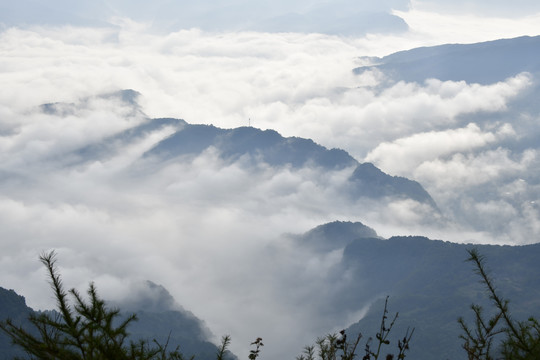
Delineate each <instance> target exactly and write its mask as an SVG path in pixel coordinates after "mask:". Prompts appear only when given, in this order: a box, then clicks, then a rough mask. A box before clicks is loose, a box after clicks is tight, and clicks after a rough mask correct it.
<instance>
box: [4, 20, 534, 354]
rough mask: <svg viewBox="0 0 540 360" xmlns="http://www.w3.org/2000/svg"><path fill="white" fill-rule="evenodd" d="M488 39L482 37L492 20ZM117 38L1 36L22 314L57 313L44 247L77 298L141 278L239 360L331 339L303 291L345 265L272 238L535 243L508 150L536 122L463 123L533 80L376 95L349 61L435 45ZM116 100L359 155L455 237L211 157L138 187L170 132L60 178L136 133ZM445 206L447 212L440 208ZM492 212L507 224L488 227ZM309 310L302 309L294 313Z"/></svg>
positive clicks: (7, 270) (52, 31)
mask: <svg viewBox="0 0 540 360" xmlns="http://www.w3.org/2000/svg"><path fill="white" fill-rule="evenodd" d="M414 14H415V13H414V12H411V13H410V15H411V16H412V15H414ZM518 20H519V19H518ZM518 20H516V21H515V22H512V24H514V25H516V24H519V21H518ZM490 24H491V25H490V26H489V29H491V30H493V29H494V28H495V27H496V26H497V24H499V22H498V21H493V22H490ZM469 25H470V23H469ZM118 26H119V27H117V28H98V29H97V28H84V29H83V28H73V27H59V28H47V27H42V28H38V27H36V28H30V29H25V30H23V29H15V28H12V29H6V30H4V31H2V32H1V33H0V63H1V65H2V72H0V81H1V83H2V84H3V86H2V89H0V116H1V120H0V121H1V124H0V149H1V150H2V151H1V155H0V159H1V160H2V161H0V164H2V165H1V167H0V175H1V176H2V182H1V183H0V215H1V216H0V228H2V231H3V240H2V241H3V245H5V248H4V249H9V250H5V251H4V253H3V254H4V255H3V256H1V257H0V271H1V272H2V274H6V275H5V276H4V275H3V281H5V283H4V284H0V285H2V286H7V287H13V288H15V289H16V290H17V291H20V292H21V293H23V294H24V295H25V296H27V299H28V301H29V303H30V305H31V306H36V307H44V306H51V305H52V299H51V298H47V297H43V293H45V292H46V291H47V284H46V283H45V282H44V279H45V277H44V274H43V272H42V271H41V269H40V267H39V264H38V263H37V260H36V259H37V255H38V254H39V252H40V251H43V250H46V249H50V248H56V249H58V250H59V255H60V259H61V264H62V269H63V270H65V271H63V272H64V274H65V276H66V279H65V280H66V284H69V286H76V287H79V288H85V287H86V284H87V282H88V281H89V280H91V279H97V280H98V287H99V286H100V283H101V284H102V285H103V288H104V290H105V289H107V290H105V291H110V295H111V296H113V295H118V296H120V295H121V294H115V293H114V289H115V287H116V286H115V284H120V283H122V282H124V281H127V279H151V280H154V281H156V282H159V283H163V285H165V287H166V288H168V289H170V290H171V292H172V293H173V295H174V296H175V297H176V299H177V300H178V302H179V303H181V304H182V305H184V306H185V307H186V308H187V309H190V310H193V311H194V312H195V314H197V315H199V316H201V317H202V318H204V319H205V320H206V321H207V322H208V324H209V326H210V327H211V328H212V329H213V331H214V332H215V333H216V334H217V335H221V334H224V333H229V332H230V333H232V334H233V336H234V344H238V347H237V348H236V349H239V348H241V349H243V348H244V345H245V344H248V343H249V342H250V341H252V340H253V339H251V337H252V336H253V334H254V333H257V335H260V336H263V337H265V338H269V339H274V340H275V341H274V343H280V341H281V340H280V339H282V338H281V337H282V336H284V335H285V337H286V335H287V334H284V333H283V331H284V330H283V329H290V331H291V334H293V333H294V335H295V336H294V337H293V336H292V335H291V336H290V338H291V339H292V338H295V339H298V337H296V336H297V335H298V333H302V334H304V336H305V341H306V343H307V342H308V341H311V340H313V338H314V337H316V336H317V335H321V334H322V333H324V332H325V331H327V329H326V328H324V326H327V322H325V320H326V319H325V318H324V317H323V318H314V317H313V313H319V314H324V311H319V310H320V309H323V308H324V306H325V305H326V303H325V301H329V299H328V298H325V297H318V298H315V297H314V296H313V294H314V290H313V288H309V287H302V285H305V284H309V283H310V281H315V280H320V279H324V278H325V276H327V273H325V271H323V269H327V270H328V269H331V268H332V265H333V264H334V263H335V262H336V261H337V260H336V259H338V258H339V253H334V254H330V255H329V256H328V257H323V258H316V259H313V258H307V257H306V258H305V259H304V258H301V259H299V258H298V256H297V252H296V249H294V247H291V246H290V244H287V243H286V242H285V241H284V240H283V239H281V240H280V239H279V235H280V234H282V233H284V232H303V231H306V230H308V229H310V228H312V227H314V226H316V225H319V224H321V223H324V222H327V221H333V220H336V219H340V220H360V221H364V222H365V223H366V224H367V225H371V226H373V227H374V228H375V229H376V230H378V231H379V232H380V233H381V234H382V235H384V236H389V235H395V234H426V235H431V234H435V235H440V236H437V237H439V238H445V237H444V235H448V234H449V231H453V233H452V235H448V236H449V237H451V239H452V240H456V241H458V240H474V241H502V240H501V239H504V240H505V241H506V240H508V241H510V239H513V240H512V241H516V242H530V241H531V236H530V234H531V233H533V234H538V231H539V230H538V229H540V227H538V224H540V222H539V221H537V220H538V209H537V207H536V206H535V205H534V203H532V201H535V199H537V198H538V197H537V194H538V190H537V184H536V183H535V181H534V179H531V176H530V173H531V169H532V170H535V169H537V165H536V164H537V160H536V159H537V156H536V150H534V149H533V150H530V151H528V152H527V151H521V152H519V151H518V152H517V153H514V152H512V151H511V150H509V149H507V148H506V147H505V146H506V144H505V141H507V142H511V141H515V139H518V138H520V137H522V136H523V133H524V131H526V130H527V129H529V128H530V125H531V124H533V125H535V121H534V120H535V119H536V117H535V115H534V114H525V115H524V117H523V118H520V117H516V118H515V121H490V120H489V119H488V120H486V121H484V122H478V123H477V124H478V125H474V124H471V125H467V124H469V123H471V121H470V119H469V118H468V117H469V116H474V115H477V114H479V113H483V114H484V115H485V114H487V116H489V115H490V114H498V115H500V114H505V112H507V111H512V109H511V106H510V105H511V102H512V100H513V99H514V98H515V97H516V96H518V95H519V94H520V93H522V92H523V91H525V90H526V89H529V87H530V84H531V82H532V81H533V80H534V79H533V78H532V76H529V75H526V74H523V75H519V76H517V77H514V78H511V79H508V80H506V81H504V82H500V83H497V84H491V85H486V86H480V85H476V84H467V83H465V82H441V81H438V80H429V81H427V82H426V83H424V84H410V83H403V82H402V83H398V84H395V85H393V86H392V87H390V88H384V87H383V86H382V84H384V76H381V74H377V75H376V76H373V77H372V78H370V79H366V77H364V78H359V77H356V76H354V75H353V73H352V68H354V67H355V66H356V65H357V61H358V60H357V58H358V56H361V55H384V54H386V53H389V52H391V51H393V50H394V49H395V50H401V49H405V48H408V47H412V46H415V45H417V44H430V43H435V42H436V41H437V40H436V36H435V35H429V36H428V35H426V34H423V33H422V32H421V31H420V32H415V31H413V32H412V33H411V34H409V35H406V36H384V37H383V36H381V35H369V36H366V37H364V38H358V39H356V38H340V37H333V36H325V35H320V34H292V33H288V34H286V33H280V34H267V33H255V32H240V33H207V32H202V31H200V30H186V31H179V32H174V33H171V34H168V35H164V36H158V35H155V34H149V33H147V32H146V31H145V26H146V25H144V24H143V25H140V24H138V23H134V22H131V21H124V22H119V23H118ZM516 26H517V25H516ZM460 29H466V26H464V27H462V28H460ZM469 29H470V27H469ZM420 30H422V29H420ZM465 31H466V30H464V31H463V32H465ZM434 34H436V33H434ZM493 34H495V32H493V31H489V32H486V33H483V34H479V35H478V38H481V37H490V36H493ZM460 36H462V34H461V32H460V33H459V34H457V35H456V37H453V38H452V37H451V36H449V35H448V36H447V37H443V38H441V39H460V38H461V37H460ZM475 36H476V35H475ZM125 88H132V89H135V90H137V91H139V92H141V93H142V97H141V107H142V110H143V111H144V112H145V113H147V114H148V115H149V116H151V117H161V116H172V117H176V118H184V119H185V120H187V121H188V122H191V123H213V124H215V125H216V126H221V127H226V128H230V127H237V126H241V125H247V121H248V119H249V118H250V119H251V124H252V125H254V126H256V127H260V128H263V129H264V128H274V129H276V130H278V131H279V132H281V133H282V134H284V135H287V136H291V135H296V136H301V137H311V138H314V140H315V141H317V142H319V143H322V144H324V145H327V146H330V147H340V148H344V149H345V150H347V151H349V152H351V153H352V154H353V155H355V156H356V157H357V158H358V159H361V158H363V157H364V156H365V155H366V154H369V155H368V157H367V158H368V159H371V160H372V161H374V162H376V163H379V164H382V165H381V166H382V167H383V168H384V169H385V170H388V171H389V172H390V173H391V174H392V175H396V174H398V173H400V172H403V173H404V174H411V176H413V177H414V178H416V179H418V180H421V181H422V183H423V184H425V185H426V186H428V188H429V189H430V190H433V194H434V195H436V200H439V199H441V201H442V202H441V203H439V206H440V207H441V208H443V213H444V214H445V215H447V216H448V217H449V218H450V220H454V221H456V224H453V225H452V226H449V227H445V228H442V229H443V230H444V231H443V230H441V228H438V229H433V228H426V225H427V224H426V222H425V219H426V217H428V216H429V215H430V209H426V208H425V207H423V206H422V205H421V204H418V203H416V202H412V201H400V202H391V201H390V202H388V203H383V204H374V203H372V202H369V201H368V200H366V199H362V200H361V201H358V202H354V201H351V199H348V198H346V197H345V196H344V195H343V194H344V192H343V188H342V187H343V186H345V183H346V179H347V178H348V176H349V175H350V174H351V172H352V170H353V169H345V170H343V171H336V172H332V173H323V172H321V171H320V170H319V169H313V168H305V169H301V170H294V169H288V168H284V169H279V170H276V169H272V168H269V167H265V166H263V165H261V166H259V167H256V168H248V167H246V166H245V163H243V162H242V160H240V161H239V162H236V163H232V164H231V163H226V162H223V161H222V160H221V159H220V158H219V157H218V156H217V155H216V153H215V151H213V150H212V149H210V150H208V151H207V152H205V153H204V154H201V155H200V156H198V157H196V158H194V159H192V161H190V162H185V163H183V162H171V163H169V164H167V166H164V167H162V168H159V167H156V168H151V169H152V172H151V173H150V174H145V173H144V169H148V168H150V166H151V165H152V164H151V162H150V160H149V161H148V162H138V161H137V159H138V157H139V156H140V154H141V153H143V152H144V151H145V150H146V149H148V148H150V147H151V146H152V145H153V144H155V143H157V142H158V141H159V140H161V139H163V138H164V137H166V136H168V135H169V134H171V133H172V132H173V131H174V128H165V129H162V130H161V131H159V132H154V133H152V134H148V136H147V137H142V138H140V139H138V140H137V141H135V142H132V143H130V144H128V145H126V144H123V143H121V142H118V143H116V142H111V143H109V144H108V145H109V146H110V148H109V150H108V151H109V153H108V156H104V157H101V158H99V159H92V160H91V161H88V162H85V163H82V164H78V165H77V166H66V163H67V162H68V161H69V160H72V159H71V158H68V157H67V155H68V154H69V153H70V151H72V150H74V149H76V148H78V147H80V146H82V145H85V144H91V143H100V141H103V140H104V139H105V138H107V137H108V136H111V135H114V134H117V133H118V132H119V131H122V130H123V129H126V128H129V127H132V126H134V125H135V124H138V123H140V122H141V121H143V118H142V117H141V114H139V113H132V112H131V110H132V109H131V108H129V107H126V106H124V105H123V104H122V103H120V102H118V101H117V100H115V99H103V98H98V97H95V95H96V94H102V93H109V92H111V91H115V90H118V89H125ZM81 99H83V100H81ZM84 99H86V100H84ZM50 102H66V103H73V104H75V107H74V108H73V109H71V108H70V106H67V108H68V110H69V111H66V114H65V115H64V116H56V115H45V114H42V113H39V111H38V110H39V108H38V107H39V105H41V104H43V103H50ZM511 114H514V113H511ZM512 119H514V118H512ZM524 120H527V121H529V122H527V123H526V126H525V125H523V121H524ZM381 143H382V144H381ZM420 145H421V146H420ZM405 165H407V166H405ZM145 166H148V168H145ZM528 168H529V169H528ZM471 175H474V176H471ZM514 175H515V176H520V177H522V178H523V179H524V180H523V181H524V182H525V184H521V182H520V183H516V186H517V184H519V185H520V187H519V191H518V188H517V187H516V188H514V186H513V184H514V182H515V181H516V178H514V177H513V176H514ZM527 176H529V177H527ZM486 184H488V185H490V184H491V185H490V186H491V187H490V189H492V188H499V187H498V185H501V187H500V191H501V193H500V196H501V198H502V200H500V199H493V198H491V199H483V200H485V201H478V202H476V201H475V200H477V199H476V198H474V196H472V195H470V194H469V192H468V191H472V190H476V189H477V188H476V187H477V186H484V185H485V186H487V185H486ZM446 188H448V190H449V191H445V189H446ZM460 188H463V189H462V190H463V191H462V192H458V190H459V189H460ZM512 191H514V193H513V192H512ZM450 192H452V194H453V195H454V197H457V200H458V203H457V204H456V203H453V202H450V201H448V202H444V201H446V200H448V198H446V197H445V196H446V195H447V194H449V193H450ZM268 194H270V195H271V196H268ZM456 194H460V196H456ZM512 194H514V195H512ZM516 199H517V200H516ZM462 200H463V201H462ZM518 200H519V201H518ZM497 207H500V208H501V209H503V210H504V211H501V212H499V213H497V210H496V209H497ZM366 209H369V211H368V210H366ZM462 210H463V213H464V214H465V216H469V215H470V214H472V213H474V212H477V213H478V214H479V215H478V216H479V223H481V224H482V226H483V227H482V228H475V227H474V226H469V224H462V223H458V221H457V220H460V219H458V218H457V217H455V216H452V212H456V213H457V212H461V211H462ZM465 210H466V211H465ZM448 212H450V215H448ZM494 212H495V213H496V214H497V215H498V216H499V217H497V219H499V220H500V223H508V224H510V225H509V227H508V228H507V229H504V231H502V232H500V236H499V237H498V238H495V239H490V236H491V235H493V229H492V228H489V224H488V223H487V222H486V221H482V219H480V217H481V216H486V217H487V216H491V215H492V214H493V213H494ZM381 214H382V215H381ZM431 215H433V214H431ZM471 218H472V217H471ZM520 218H523V219H525V220H520ZM435 220H440V221H441V223H442V222H443V219H435ZM525 222H526V223H525ZM490 231H491V233H490ZM464 234H466V235H464ZM514 235H515V237H513V236H514ZM276 239H277V240H276ZM445 239H446V238H445ZM269 249H270V250H272V251H270V250H269ZM5 254H7V255H5ZM209 264H210V265H211V266H210V265H209ZM233 265H234V266H233ZM319 268H320V269H321V271H320V272H318V271H316V270H317V269H319ZM254 269H255V270H254ZM276 269H277V271H276ZM291 273H295V274H298V277H297V278H294V279H292V278H291V277H290V274H291ZM335 285H336V286H340V284H335ZM123 290H124V289H119V292H122V291H123ZM216 292H218V293H219V294H220V295H219V296H220V301H219V302H218V303H216V304H215V306H212V307H208V306H205V305H204V302H202V301H201V299H208V298H213V297H215V296H216V295H215V294H216ZM283 294H289V295H287V296H284V295H283ZM306 299H308V300H306ZM313 299H318V300H317V301H315V300H313ZM302 302H303V303H304V304H306V303H307V304H309V306H303V307H302V308H300V310H299V308H298V306H297V305H298V303H302ZM230 314H234V316H233V318H231V317H230V316H229V315H230ZM276 314H279V315H276ZM346 321H347V319H346V318H345V317H344V318H343V322H346ZM245 323H248V324H250V326H249V327H246V326H245ZM270 324H274V325H275V326H270ZM344 325H345V324H344ZM297 326H304V328H301V329H299V328H298V327H297ZM323 328H324V329H323ZM319 329H320V331H319ZM263 332H264V333H263ZM301 341H304V339H301ZM291 346H294V344H291ZM279 350H280V349H277V350H270V346H268V349H265V351H269V352H271V351H276V352H278V351H279ZM299 350H300V349H299ZM276 357H278V356H276Z"/></svg>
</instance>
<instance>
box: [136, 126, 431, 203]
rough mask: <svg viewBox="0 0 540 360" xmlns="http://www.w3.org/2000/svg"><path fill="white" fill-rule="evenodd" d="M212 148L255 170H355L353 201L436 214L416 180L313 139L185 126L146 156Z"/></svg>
mask: <svg viewBox="0 0 540 360" xmlns="http://www.w3.org/2000/svg"><path fill="white" fill-rule="evenodd" d="M210 147H213V148H214V149H216V150H217V151H218V153H219V155H220V156H221V157H222V158H223V159H224V160H226V161H228V162H234V161H238V160H239V159H240V158H242V160H243V163H250V164H252V165H255V164H258V163H266V164H269V165H271V166H273V167H283V166H290V167H292V168H301V167H313V166H315V167H321V168H323V169H325V170H327V171H335V170H341V169H345V168H347V167H352V166H356V169H355V170H354V172H353V173H352V175H351V177H350V178H349V184H350V195H351V196H352V197H353V198H354V199H358V198H361V197H367V198H371V199H381V198H384V197H397V198H409V199H413V200H416V201H418V202H421V203H426V204H429V205H430V206H432V207H433V208H434V209H437V207H436V205H435V202H434V201H433V199H432V198H431V196H430V195H429V194H428V193H427V191H426V190H425V189H424V188H423V187H422V186H421V185H420V184H419V183H418V182H416V181H413V180H409V179H406V178H403V177H396V176H390V175H388V174H386V173H384V172H382V171H381V170H379V169H378V168H376V167H375V166H374V165H373V164H371V163H364V164H360V163H359V162H358V161H356V160H355V159H354V158H353V157H352V156H351V155H349V154H348V153H347V152H346V151H344V150H341V149H327V148H325V147H323V146H321V145H318V144H316V143H315V142H313V141H312V140H310V139H303V138H298V137H288V138H285V137H283V136H281V135H280V134H279V133H277V132H276V131H274V130H260V129H256V128H253V127H240V128H235V129H221V128H217V127H215V126H212V125H190V124H186V125H184V126H182V127H181V128H180V129H179V130H178V131H177V132H176V133H175V134H173V135H171V136H170V137H168V138H166V139H164V140H162V141H161V142H159V143H158V144H157V145H156V146H155V147H153V148H152V149H151V150H149V151H148V152H146V153H145V157H154V158H159V159H160V160H161V161H165V160H170V159H174V158H177V159H178V161H182V157H185V156H196V155H199V154H201V153H202V152H203V151H205V150H206V149H209V148H210ZM246 156H248V157H247V158H246ZM247 159H249V161H248V160H247Z"/></svg>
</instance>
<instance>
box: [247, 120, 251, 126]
mask: <svg viewBox="0 0 540 360" xmlns="http://www.w3.org/2000/svg"><path fill="white" fill-rule="evenodd" d="M248 126H249V127H251V118H248Z"/></svg>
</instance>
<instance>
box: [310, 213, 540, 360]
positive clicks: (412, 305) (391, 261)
mask: <svg viewBox="0 0 540 360" xmlns="http://www.w3.org/2000/svg"><path fill="white" fill-rule="evenodd" d="M355 228H356V229H357V230H356V231H355V230H351V229H355ZM364 229H366V228H365V227H364V226H363V225H362V224H351V223H341V222H333V223H329V224H325V225H321V226H318V227H317V228H315V229H313V230H310V231H309V232H307V233H305V234H304V235H302V236H301V238H302V239H303V240H307V239H310V238H315V239H316V241H317V243H318V244H324V243H325V242H326V243H327V244H328V245H327V246H324V245H319V246H318V249H320V250H321V251H322V252H324V251H329V250H332V249H334V244H336V241H335V240H336V239H339V240H338V242H339V244H340V245H341V246H342V247H343V248H344V250H343V258H342V260H341V263H340V264H339V265H338V266H337V268H334V269H332V271H333V272H337V271H340V272H341V273H342V274H346V277H347V278H348V279H350V280H348V281H347V282H346V283H345V284H344V286H343V289H344V290H343V291H342V292H339V293H336V294H335V297H334V299H335V300H334V302H333V306H334V308H338V309H340V310H341V311H345V312H346V311H350V312H353V313H354V311H358V310H359V309H361V308H362V306H364V305H366V304H370V303H372V305H371V307H370V310H369V312H368V314H367V315H366V317H365V318H363V319H362V320H361V321H359V322H358V323H356V324H354V325H352V326H351V327H350V328H349V329H348V333H349V334H351V336H352V335H354V334H355V333H356V332H359V331H360V332H362V334H363V335H364V336H365V339H367V337H369V336H375V333H376V332H378V331H379V326H380V320H381V316H382V311H383V307H384V298H385V297H386V296H387V295H389V296H390V300H389V309H390V315H391V314H393V313H395V312H399V318H398V321H397V323H396V327H395V330H394V331H393V337H392V339H391V341H392V343H391V344H392V346H391V347H390V348H389V349H392V350H393V349H396V347H395V346H396V344H397V339H398V338H401V337H403V335H404V333H405V331H406V329H407V327H410V328H413V327H414V328H415V332H414V337H413V341H412V342H411V351H410V357H411V359H419V360H428V359H459V358H464V357H465V353H464V351H463V350H462V349H461V340H460V339H459V338H458V336H459V333H460V328H459V324H458V323H457V319H458V317H459V316H463V317H464V318H466V319H470V320H471V323H472V316H471V315H472V311H471V310H470V308H469V307H470V305H471V304H472V303H478V304H480V305H482V306H483V307H484V308H485V309H486V311H489V309H492V306H491V305H490V303H489V299H488V296H487V295H486V294H485V291H484V290H485V289H484V287H483V285H482V284H480V283H479V277H478V276H477V275H476V274H475V273H474V271H473V266H472V264H469V263H468V262H466V261H465V260H466V259H467V258H468V253H467V249H470V248H472V247H473V246H472V245H467V244H456V243H450V242H444V241H440V240H430V239H428V238H425V237H420V236H408V237H402V236H399V237H392V238H390V239H388V240H385V239H381V238H377V237H374V236H372V235H373V233H372V232H371V231H366V232H364ZM358 230H360V231H358ZM314 235H315V236H314ZM345 243H347V245H345ZM474 247H476V248H478V250H479V252H480V253H481V254H482V255H484V256H485V257H486V261H487V265H488V269H489V270H490V271H491V275H492V277H493V278H494V281H495V284H496V285H497V288H498V291H499V292H500V294H501V295H503V296H504V297H505V298H507V299H510V301H511V302H510V309H511V312H512V314H513V315H514V316H515V318H516V319H519V320H526V319H527V318H528V317H529V316H536V317H538V316H539V315H540V311H539V309H540V265H539V263H538V258H539V256H540V244H535V245H527V246H496V245H475V246H474ZM344 276H345V275H344Z"/></svg>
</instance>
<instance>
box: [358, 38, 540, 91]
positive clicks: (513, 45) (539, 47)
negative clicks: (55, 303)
mask: <svg viewBox="0 0 540 360" xmlns="http://www.w3.org/2000/svg"><path fill="white" fill-rule="evenodd" d="M539 56H540V36H535V37H529V36H523V37H519V38H515V39H502V40H495V41H488V42H482V43H476V44H465V45H463V44H447V45H439V46H433V47H421V48H416V49H412V50H407V51H400V52H397V53H394V54H391V55H388V56H385V57H383V58H370V59H371V61H373V62H374V65H371V66H363V67H359V68H356V69H354V72H355V73H357V74H360V73H362V72H364V71H365V70H369V69H374V68H375V69H379V70H381V71H383V72H384V73H385V74H386V75H387V76H389V77H390V78H391V79H392V80H393V81H400V80H404V81H409V82H420V83H421V82H423V81H424V80H425V79H430V78H435V79H439V80H442V81H445V80H453V81H461V80H464V81H467V82H469V83H480V84H491V83H495V82H498V81H502V80H504V79H506V78H508V77H511V76H515V75H517V74H519V73H521V72H524V71H528V72H531V73H537V72H539V71H540V63H539V62H538V58H539Z"/></svg>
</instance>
